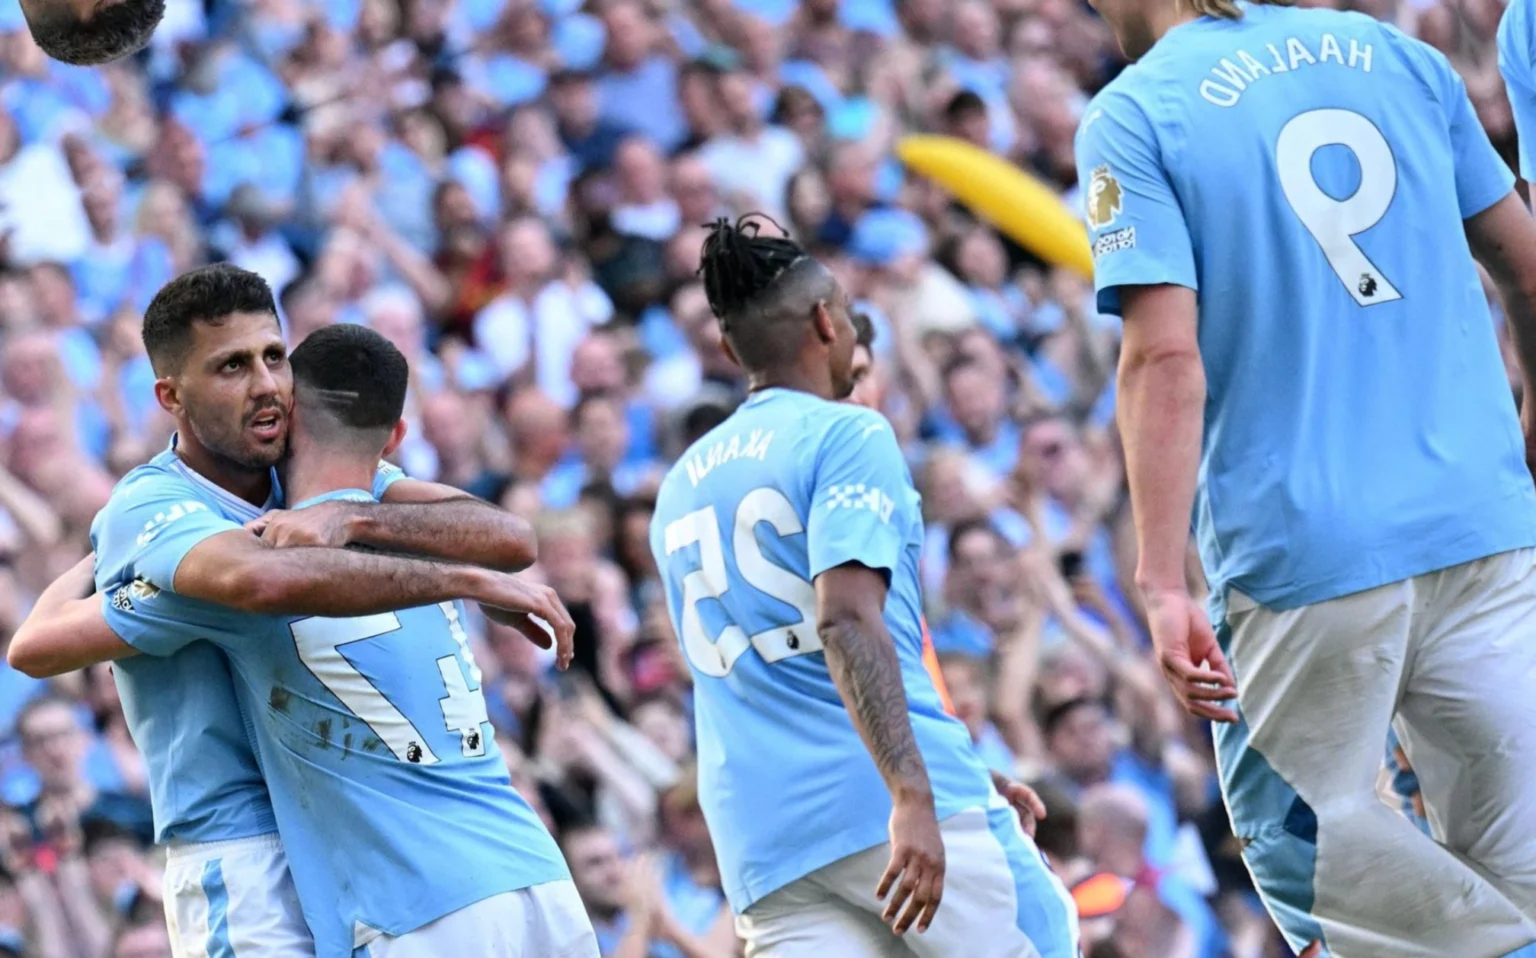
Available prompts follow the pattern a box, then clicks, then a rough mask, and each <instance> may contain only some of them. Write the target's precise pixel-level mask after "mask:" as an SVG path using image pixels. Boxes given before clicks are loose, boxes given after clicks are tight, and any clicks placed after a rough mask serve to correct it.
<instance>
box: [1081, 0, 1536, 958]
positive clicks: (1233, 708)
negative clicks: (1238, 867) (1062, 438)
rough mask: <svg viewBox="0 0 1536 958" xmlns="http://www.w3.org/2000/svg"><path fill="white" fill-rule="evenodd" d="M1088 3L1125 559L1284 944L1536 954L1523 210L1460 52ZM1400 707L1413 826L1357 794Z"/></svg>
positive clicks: (1144, 5)
mask: <svg viewBox="0 0 1536 958" xmlns="http://www.w3.org/2000/svg"><path fill="white" fill-rule="evenodd" d="M1095 6H1096V8H1097V9H1098V10H1099V11H1100V12H1101V13H1102V14H1103V16H1104V18H1105V20H1106V21H1107V22H1108V23H1109V25H1110V26H1111V27H1112V28H1113V30H1114V32H1115V34H1116V37H1117V39H1118V40H1119V42H1120V44H1121V46H1122V48H1123V49H1124V50H1125V52H1126V54H1127V55H1128V56H1129V57H1130V58H1131V59H1133V60H1135V61H1137V62H1135V63H1134V64H1133V65H1132V66H1131V67H1130V68H1128V69H1127V70H1125V71H1124V72H1123V73H1122V74H1121V75H1120V76H1119V77H1118V78H1117V79H1116V80H1115V81H1114V82H1113V83H1111V84H1110V85H1109V86H1108V87H1106V88H1105V89H1104V90H1103V91H1102V92H1100V93H1099V95H1098V96H1096V97H1095V98H1094V100H1093V102H1092V103H1091V104H1090V105H1089V107H1088V109H1087V112H1086V113H1085V115H1084V118H1083V122H1082V125H1081V127H1080V129H1079V131H1078V139H1077V160H1078V167H1079V176H1080V180H1081V182H1082V183H1083V184H1084V195H1085V196H1086V197H1087V199H1088V203H1087V204H1086V209H1085V213H1086V216H1087V220H1088V224H1089V227H1090V230H1091V240H1092V244H1093V249H1094V255H1095V283H1096V285H1097V287H1098V290H1099V306H1100V309H1101V310H1103V311H1105V312H1113V313H1118V314H1119V315H1120V316H1122V317H1123V319H1124V323H1125V335H1124V346H1123V350H1122V355H1121V360H1120V382H1119V391H1118V403H1119V422H1120V430H1121V435H1122V438H1123V441H1124V444H1125V452H1126V460H1127V472H1128V478H1129V481H1130V488H1131V499H1132V504H1133V507H1134V511H1135V518H1136V530H1137V539H1138V544H1139V562H1138V567H1137V584H1138V586H1139V587H1140V589H1141V592H1142V595H1143V597H1144V598H1145V600H1146V606H1147V610H1148V617H1149V624H1150V626H1151V631H1152V637H1153V641H1154V644H1155V646H1156V650H1157V654H1158V656H1159V659H1160V662H1161V664H1162V667H1163V670H1164V673H1165V674H1166V675H1167V677H1168V679H1169V681H1170V683H1171V684H1172V685H1173V687H1174V690H1175V691H1176V692H1177V693H1178V694H1179V696H1180V698H1181V699H1182V701H1183V702H1184V704H1185V705H1186V707H1188V708H1189V710H1190V711H1191V712H1193V713H1194V714H1196V715H1200V716H1204V717H1206V718H1210V719H1213V720H1215V721H1216V722H1217V723H1218V724H1217V725H1216V727H1215V732H1216V745H1217V752H1218V760H1219V764H1220V771H1221V778H1222V786H1223V793H1224V795H1225V797H1226V800H1227V804H1228V807H1229V809H1230V811H1231V815H1232V822H1233V827H1234V830H1235V832H1236V834H1237V837H1238V838H1239V839H1240V840H1241V841H1242V842H1243V843H1244V853H1243V854H1244V858H1245V860H1246V861H1247V863H1248V867H1249V869H1250V870H1251V871H1252V873H1253V875H1254V878H1255V881H1256V883H1257V885H1258V887H1259V889H1260V892H1261V893H1262V895H1263V897H1264V900H1265V903H1266V904H1267V905H1268V907H1269V909H1270V912H1271V913H1272V914H1273V915H1274V917H1275V919H1276V921H1277V922H1278V923H1279V924H1280V927H1281V928H1282V929H1283V930H1284V932H1285V933H1286V936H1287V938H1289V940H1290V942H1291V944H1292V945H1293V946H1295V947H1298V948H1299V947H1302V946H1304V945H1306V944H1308V943H1309V942H1319V943H1320V945H1321V949H1320V950H1321V951H1322V952H1323V953H1325V954H1332V955H1337V956H1341V958H1408V956H1425V958H1430V956H1435V958H1439V956H1446V955H1457V956H1462V958H1494V956H1502V955H1512V954H1518V955H1526V954H1536V946H1532V942H1536V924H1533V920H1536V788H1532V787H1531V785H1532V782H1531V772H1530V770H1531V768H1532V767H1533V766H1536V641H1532V640H1533V638H1536V636H1533V635H1532V632H1533V630H1536V551H1533V548H1532V547H1533V546H1536V491H1533V487H1532V482H1531V475H1530V472H1529V470H1528V468H1527V458H1528V456H1527V449H1529V448H1530V447H1531V439H1532V435H1533V433H1532V425H1533V424H1536V414H1532V413H1531V409H1532V408H1536V407H1532V406H1530V405H1529V400H1530V397H1532V396H1533V395H1536V391H1533V388H1532V386H1531V385H1530V378H1529V377H1530V376H1531V375H1532V373H1533V372H1536V361H1533V360H1536V226H1533V224H1532V221H1531V218H1530V216H1529V214H1528V213H1527V211H1526V209H1525V207H1524V205H1523V204H1522V203H1521V202H1520V199H1519V198H1518V196H1516V195H1515V193H1514V192H1513V190H1512V186H1513V178H1512V177H1511V175H1510V172H1509V170H1508V169H1507V168H1506V167H1505V165H1504V163H1503V161H1502V160H1501V159H1500V158H1499V156H1498V155H1497V154H1496V153H1495V152H1494V150H1493V147H1492V146H1491V144H1490V143H1489V141H1488V137H1487V135H1486V134H1485V133H1484V131H1483V128H1482V126H1481V125H1480V124H1479V122H1478V119H1477V116H1476V114H1475V112H1474V111H1473V108H1472V105H1471V103H1470V102H1469V101H1468V98H1467V93H1466V90H1465V88H1464V87H1463V84H1462V81H1461V79H1460V78H1459V77H1458V76H1457V74H1456V72H1455V71H1454V70H1453V69H1452V68H1451V66H1450V64H1449V63H1448V62H1447V61H1446V59H1445V57H1444V56H1442V55H1441V54H1440V53H1438V52H1437V51H1435V50H1433V49H1432V48H1430V47H1429V46H1427V45H1425V44H1423V43H1420V42H1419V41H1417V40H1413V39H1410V38H1409V37H1407V36H1405V35H1404V34H1402V33H1401V32H1399V31H1398V30H1397V29H1396V28H1394V27H1392V26H1390V25H1388V24H1384V23H1381V22H1379V21H1377V20H1374V19H1372V18H1370V17H1367V16H1364V15H1361V14H1355V13H1339V12H1335V11H1331V10H1314V9H1307V10H1299V9H1298V10H1292V9H1287V8H1286V7H1283V6H1279V5H1275V4H1268V3H1248V2H1236V3H1234V2H1232V0H1192V2H1189V3H1179V4H1174V3H1163V2H1154V0H1096V2H1095ZM1479 262H1480V263H1482V265H1483V266H1484V267H1486V268H1487V270H1488V272H1489V274H1490V275H1492V277H1493V279H1494V281H1495V283H1496V284H1497V286H1498V289H1499V292H1500V294H1501V296H1502V298H1503V301H1504V307H1505V313H1506V316H1507V318H1508V322H1509V325H1510V330H1511V333H1512V334H1513V336H1514V339H1515V343H1516V345H1517V347H1518V349H1519V352H1520V358H1521V365H1522V367H1523V368H1524V370H1525V374H1526V376H1527V385H1526V387H1525V396H1526V397H1527V403H1528V405H1527V416H1526V428H1525V430H1524V436H1522V429H1521V423H1520V421H1519V420H1518V419H1517V416H1516V412H1515V406H1514V404H1513V403H1512V402H1511V401H1510V394H1509V389H1508V386H1507V379H1506V376H1505V372H1504V367H1503V364H1502V362H1501V360H1500V355H1499V349H1498V345H1497V342H1496V339H1495V332H1494V327H1493V323H1492V320H1491V317H1490V315H1489V310H1488V306H1487V302H1486V300H1485V298H1484V295H1483V292H1482V284H1481V282H1480V280H1479V276H1478V272H1477V263H1479ZM1191 516H1193V517H1194V525H1195V530H1196V534H1197V538H1198V541H1199V545H1200V552H1201V557H1202V560H1203V564H1204V567H1205V574H1206V576H1207V578H1208V580H1209V583H1210V587H1211V593H1212V602H1213V607H1212V609H1211V610H1210V611H1209V613H1208V612H1207V610H1206V609H1204V608H1201V607H1199V606H1198V605H1197V604H1196V602H1195V601H1194V600H1193V599H1192V598H1191V595H1190V591H1189V589H1188V587H1187V585H1186V581H1185V575H1184V555H1185V549H1186V546H1187V542H1188V538H1189V526H1190V518H1191ZM1213 623H1214V627H1213ZM1389 727H1390V728H1392V729H1394V730H1395V731H1396V732H1397V734H1398V737H1399V738H1400V740H1401V742H1402V745H1403V748H1404V749H1405V751H1406V752H1407V755H1408V758H1409V760H1410V762H1411V763H1412V765H1413V768H1414V769H1415V771H1416V772H1417V773H1418V778H1419V782H1420V786H1421V789H1422V794H1423V799H1424V804H1425V808H1426V812H1427V816H1428V819H1429V822H1430V825H1431V829H1432V832H1433V838H1431V837H1430V836H1426V835H1424V834H1423V833H1422V832H1420V831H1419V830H1418V829H1416V828H1415V827H1414V826H1413V825H1411V824H1410V823H1409V822H1408V821H1407V819H1405V818H1403V817H1402V816H1401V815H1399V814H1398V813H1397V812H1396V811H1394V810H1393V809H1390V808H1388V807H1387V806H1386V805H1384V804H1383V803H1382V802H1381V801H1380V800H1379V799H1378V798H1377V796H1376V794H1375V791H1374V788H1373V784H1374V780H1375V776H1376V773H1377V771H1378V769H1379V768H1380V767H1381V761H1382V744H1383V742H1384V741H1385V740H1386V738H1387V733H1388V729H1389ZM1313 953H1316V952H1315V951H1314V952H1313Z"/></svg>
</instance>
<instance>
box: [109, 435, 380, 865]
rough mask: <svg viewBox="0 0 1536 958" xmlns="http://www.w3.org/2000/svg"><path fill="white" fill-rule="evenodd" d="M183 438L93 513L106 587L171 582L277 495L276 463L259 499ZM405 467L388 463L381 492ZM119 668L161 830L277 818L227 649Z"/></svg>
mask: <svg viewBox="0 0 1536 958" xmlns="http://www.w3.org/2000/svg"><path fill="white" fill-rule="evenodd" d="M175 448H176V443H175V440H174V439H172V441H171V446H170V448H168V449H166V450H165V451H164V452H162V453H160V454H159V455H157V456H155V457H154V458H153V459H151V460H150V461H149V462H147V463H145V464H144V465H142V466H139V467H138V468H136V469H134V470H132V471H131V472H129V473H128V474H127V475H126V476H124V477H123V478H122V480H120V481H119V482H118V484H117V487H116V488H115V489H113V490H112V498H111V499H110V500H109V501H108V502H107V506H106V508H105V509H103V510H102V511H101V512H100V513H99V514H97V516H96V519H95V521H94V522H92V523H91V547H92V548H93V549H94V550H95V552H96V568H95V574H96V587H97V588H98V589H104V588H107V587H108V586H109V585H112V586H115V585H117V584H119V583H125V582H134V581H136V580H142V581H143V582H144V583H146V584H149V585H151V586H153V587H155V588H159V589H162V590H165V591H170V590H171V588H172V583H173V580H174V579H175V576H176V567H177V566H179V565H180V564H181V560H182V558H183V557H184V556H186V554H187V553H188V552H190V551H191V550H192V547H193V546H195V545H197V544H198V543H199V542H202V541H203V540H204V539H206V538H208V537H209V536H214V535H218V534H220V533H222V532H228V531H230V530H231V529H238V528H240V526H241V525H242V524H243V523H245V522H248V521H250V520H251V519H254V518H256V517H257V516H259V515H261V513H263V512H265V511H266V510H267V509H273V508H277V507H278V506H279V505H281V498H280V497H281V492H280V490H279V486H278V483H277V479H276V475H275V474H274V476H273V482H272V490H273V492H272V498H271V499H270V500H269V501H268V502H267V504H266V505H265V506H264V507H261V508H258V507H256V506H253V505H251V504H250V503H248V502H246V501H244V500H243V499H241V498H239V497H238V496H236V495H234V494H233V493H230V492H229V491H227V490H225V489H222V488H220V487H219V486H217V485H215V484H214V483H212V482H211V481H209V480H208V479H206V478H204V477H203V476H201V475H199V474H198V473H196V472H195V471H193V470H192V469H190V468H188V467H187V465H186V464H185V463H183V462H182V461H181V459H180V457H178V456H177V455H176V452H175ZM402 477H403V473H401V472H400V470H398V469H396V468H395V467H394V466H388V465H383V464H381V468H380V471H379V473H378V475H377V476H376V477H375V479H374V492H375V493H376V494H378V495H382V494H383V492H384V490H385V489H386V488H388V487H389V485H390V484H392V483H393V482H395V481H396V480H397V479H400V478H402ZM141 589H142V587H141ZM125 601H126V598H125ZM112 668H113V675H114V676H115V678H116V681H117V690H118V695H119V697H120V698H121V700H122V703H123V714H124V716H125V717H126V718H127V720H128V730H129V733H130V734H131V735H132V737H133V741H134V744H135V745H137V746H138V748H139V751H140V752H141V753H142V754H143V756H144V764H145V768H146V770H147V773H148V778H149V797H150V805H151V807H152V808H153V810H154V816H155V840H156V841H160V842H170V841H176V842H217V841H230V840H233V839H237V838H251V837H254V836H257V835H265V834H267V833H269V832H271V831H273V830H274V829H275V828H276V827H277V825H276V820H275V819H274V817H273V814H272V806H271V803H270V802H269V801H268V799H267V788H266V785H265V784H264V783H263V781H262V777H261V772H260V770H259V769H258V768H257V765H256V759H255V757H254V754H253V752H252V746H251V738H250V731H249V729H248V727H247V724H246V721H245V719H244V717H243V716H242V715H241V714H240V710H239V707H238V706H237V705H236V702H235V693H234V684H233V682H232V681H231V679H230V674H229V663H228V662H227V660H226V659H225V657H224V655H223V653H221V652H220V651H219V650H218V649H217V648H216V647H214V646H212V645H209V644H207V643H194V644H191V645H188V646H187V647H186V648H185V649H183V650H182V651H181V652H179V653H178V654H176V655H173V656H170V657H168V658H152V657H150V656H144V655H140V656H133V657H131V658H126V659H120V660H118V661H117V662H115V663H113V667H112Z"/></svg>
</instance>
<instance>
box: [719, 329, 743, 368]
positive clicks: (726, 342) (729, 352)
mask: <svg viewBox="0 0 1536 958" xmlns="http://www.w3.org/2000/svg"><path fill="white" fill-rule="evenodd" d="M720 351H721V352H723V353H725V358H726V359H729V360H730V361H731V362H733V363H735V364H736V365H737V366H738V367H739V368H741V369H746V368H747V367H745V366H742V365H741V360H739V359H737V358H736V350H734V349H732V348H731V338H730V337H729V336H725V335H722V336H721V337H720Z"/></svg>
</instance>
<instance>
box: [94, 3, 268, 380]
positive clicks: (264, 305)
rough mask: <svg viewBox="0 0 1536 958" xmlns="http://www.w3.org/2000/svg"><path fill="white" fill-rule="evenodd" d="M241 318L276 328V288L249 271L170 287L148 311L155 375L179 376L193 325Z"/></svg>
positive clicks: (216, 271) (210, 271)
mask: <svg viewBox="0 0 1536 958" xmlns="http://www.w3.org/2000/svg"><path fill="white" fill-rule="evenodd" d="M109 9H110V8H109ZM236 313H267V314H268V315H270V316H271V317H272V322H274V323H276V322H277V305H276V304H275V303H274V302H273V301H272V287H270V286H268V285H267V281H266V280H264V279H262V278H261V277H260V276H258V275H257V274H255V273H253V272H251V271H250V270H245V269H241V268H240V267H238V266H233V265H231V264H229V263H215V264H214V265H212V266H204V267H201V268H200V269H194V270H192V271H191V272H188V273H182V274H181V275H180V276H178V277H176V278H175V279H173V280H171V281H170V282H169V283H166V284H165V285H164V286H163V287H161V289H160V292H158V293H156V294H155V298H154V299H152V300H150V302H149V308H148V309H146V310H144V330H143V337H144V351H145V352H147V353H149V361H150V364H151V365H153V366H154V368H155V375H157V376H166V375H170V374H173V373H176V372H178V371H180V369H181V364H182V362H183V361H185V360H186V358H187V350H188V349H189V348H190V347H191V345H192V324H193V323H209V324H211V325H214V326H217V325H219V324H221V323H222V322H223V321H224V320H225V319H226V318H227V317H229V316H233V315H234V314H236Z"/></svg>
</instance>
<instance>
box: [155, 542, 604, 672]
mask: <svg viewBox="0 0 1536 958" xmlns="http://www.w3.org/2000/svg"><path fill="white" fill-rule="evenodd" d="M274 552H275V550H274V549H273V548H272V546H270V545H268V544H267V543H265V542H263V541H262V540H261V539H259V538H258V537H257V536H256V535H254V534H253V533H251V532H249V531H247V530H245V529H239V530H231V531H229V532H223V533H219V534H218V535H214V536H209V537H208V538H207V539H204V540H203V541H202V542H200V543H198V544H197V545H196V546H194V547H193V548H192V550H191V551H190V552H188V553H187V555H186V557H185V558H183V559H182V560H181V564H180V565H179V566H178V567H177V569H176V578H175V584H174V591H175V592H176V593H177V594H178V595H184V596H187V597H188V598H193V599H202V600H203V601H205V602H213V603H217V604H218V605H223V606H228V607H229V608H232V609H239V610H241V611H243V612H255V613H265V614H275V615H322V616H328V617H335V618H340V617H346V616H359V615H372V614H374V613H378V612H388V611H392V610H394V609H405V608H410V607H412V606H418V605H429V604H432V603H435V602H447V601H451V600H453V599H459V598H463V599H470V600H472V601H476V602H480V603H482V604H484V605H488V606H495V607H497V608H502V609H508V610H510V611H513V612H526V613H531V614H533V615H537V616H539V617H540V618H542V619H544V620H545V621H547V622H549V624H550V625H551V626H552V627H553V628H554V631H555V644H556V645H557V647H558V648H559V649H560V653H561V655H560V658H561V660H562V661H565V660H568V658H569V655H570V644H571V637H572V636H573V635H574V633H575V629H576V626H575V624H574V623H573V622H572V621H571V617H570V615H569V614H568V613H567V612H566V611H565V607H564V606H562V605H561V604H560V599H559V597H558V596H556V595H555V592H554V590H553V589H551V588H549V587H548V586H544V585H539V584H537V583H534V582H531V581H528V580H526V579H521V578H518V577H516V576H513V575H511V574H509V573H505V572H496V571H493V570H489V569H482V568H479V567H477V566H471V565H449V564H444V563H438V562H433V561H431V560H427V559H415V558H409V557H405V556H396V555H381V554H374V553H364V552H357V551H353V550H348V549H333V548H321V547H316V548H304V549H290V550H285V551H284V552H283V554H282V556H281V557H280V559H279V557H277V556H275V554H274Z"/></svg>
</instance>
